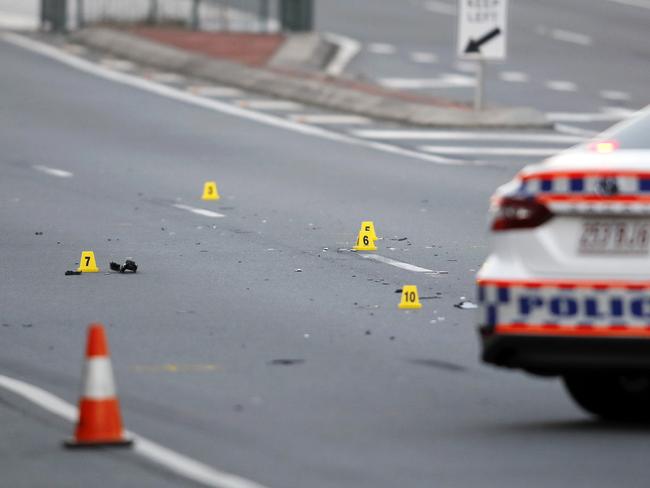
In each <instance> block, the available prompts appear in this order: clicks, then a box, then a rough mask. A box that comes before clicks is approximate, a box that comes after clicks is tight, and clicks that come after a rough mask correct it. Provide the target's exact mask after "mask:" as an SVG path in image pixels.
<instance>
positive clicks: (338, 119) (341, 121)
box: [289, 114, 372, 125]
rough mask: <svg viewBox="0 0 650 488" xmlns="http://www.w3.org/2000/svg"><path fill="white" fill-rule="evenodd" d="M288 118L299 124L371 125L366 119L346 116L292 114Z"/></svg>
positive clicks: (357, 116)
mask: <svg viewBox="0 0 650 488" xmlns="http://www.w3.org/2000/svg"><path fill="white" fill-rule="evenodd" d="M289 118H290V119H291V120H293V121H294V122H300V123H301V124H320V125H369V124H371V123H372V120H370V119H369V118H367V117H361V116H360V115H347V114H293V115H290V116H289Z"/></svg>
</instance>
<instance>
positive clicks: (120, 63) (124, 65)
mask: <svg viewBox="0 0 650 488" xmlns="http://www.w3.org/2000/svg"><path fill="white" fill-rule="evenodd" d="M100 63H101V64H102V65H103V66H106V67H107V68H109V69H116V70H118V71H133V70H134V69H135V64H134V63H132V62H131V61H127V60H125V59H115V58H104V59H102V60H101V61H100Z"/></svg>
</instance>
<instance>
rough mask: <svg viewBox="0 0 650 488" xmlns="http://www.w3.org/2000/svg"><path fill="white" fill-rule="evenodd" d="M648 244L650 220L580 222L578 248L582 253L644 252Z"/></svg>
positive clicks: (646, 250)
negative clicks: (580, 232)
mask: <svg viewBox="0 0 650 488" xmlns="http://www.w3.org/2000/svg"><path fill="white" fill-rule="evenodd" d="M649 244H650V221H647V220H633V219H616V220H589V221H584V222H583V224H582V235H581V237H580V243H579V248H578V249H579V252H581V253H584V254H589V253H599V254H646V253H647V252H648V247H649Z"/></svg>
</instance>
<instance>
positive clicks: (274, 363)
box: [269, 359, 305, 366]
mask: <svg viewBox="0 0 650 488" xmlns="http://www.w3.org/2000/svg"><path fill="white" fill-rule="evenodd" d="M304 362H305V360H304V359H273V360H272V361H269V364H270V365H271V366H293V365H295V364H302V363H304Z"/></svg>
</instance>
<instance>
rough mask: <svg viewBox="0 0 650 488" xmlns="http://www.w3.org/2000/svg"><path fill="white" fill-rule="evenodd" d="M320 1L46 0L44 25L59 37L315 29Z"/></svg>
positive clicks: (42, 15) (42, 20)
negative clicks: (95, 30)
mask: <svg viewBox="0 0 650 488" xmlns="http://www.w3.org/2000/svg"><path fill="white" fill-rule="evenodd" d="M313 17H314V0H41V24H42V27H43V28H44V29H47V30H52V31H56V32H63V31H66V30H73V29H77V28H82V27H84V26H86V25H90V24H97V23H114V22H118V23H148V24H163V23H171V24H179V25H185V26H187V27H189V28H191V29H194V30H221V31H223V30H225V31H231V30H234V31H248V32H276V31H280V30H283V31H287V30H288V31H306V30H311V29H312V28H313Z"/></svg>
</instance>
